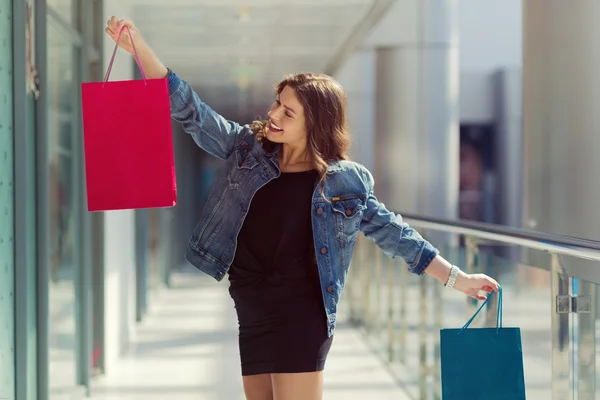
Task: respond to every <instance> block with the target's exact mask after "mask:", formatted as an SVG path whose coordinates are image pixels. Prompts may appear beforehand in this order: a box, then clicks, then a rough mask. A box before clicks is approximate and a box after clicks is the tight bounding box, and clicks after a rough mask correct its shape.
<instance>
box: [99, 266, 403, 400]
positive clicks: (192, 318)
mask: <svg viewBox="0 0 600 400" xmlns="http://www.w3.org/2000/svg"><path fill="white" fill-rule="evenodd" d="M174 281H175V284H174V286H175V287H174V288H173V289H170V290H165V291H164V292H162V293H161V294H160V298H159V299H157V300H156V301H155V305H154V306H153V307H152V311H151V312H150V315H149V316H148V317H147V318H146V319H145V320H144V322H143V323H142V324H140V326H139V327H138V330H137V334H136V340H135V344H134V345H133V346H132V349H131V352H130V354H128V355H127V356H125V357H123V359H122V360H120V361H119V363H118V365H117V366H116V367H115V368H113V370H112V372H109V374H108V375H107V376H105V377H102V378H99V379H98V380H97V381H96V382H94V385H93V392H92V399H94V400H142V399H144V400H154V399H157V400H158V399H161V400H163V399H178V400H192V399H194V400H208V399H211V400H212V399H218V400H242V399H244V396H243V390H242V384H241V376H240V366H239V353H238V346H237V319H236V316H235V310H234V308H233V303H232V301H231V299H230V298H229V294H228V292H227V285H228V284H227V283H220V284H219V283H216V282H213V281H211V280H209V279H208V278H204V277H202V276H200V275H199V274H190V275H180V276H177V277H176V279H174ZM324 398H325V399H327V400H336V399H337V400H353V399H378V400H387V399H390V400H391V399H394V400H404V399H408V397H406V395H405V393H404V392H403V391H402V390H401V389H400V388H399V387H398V386H397V385H396V384H395V382H394V381H393V379H392V378H391V376H390V375H389V374H388V373H387V371H386V370H385V368H384V367H383V366H382V365H381V363H380V362H379V361H378V360H377V359H376V358H375V357H374V356H373V355H372V353H371V352H370V351H369V349H368V348H367V346H366V345H365V343H364V341H363V340H362V338H361V336H360V334H359V333H358V332H356V331H355V330H353V329H352V328H350V327H349V326H347V325H346V324H344V323H343V321H342V322H341V323H340V325H339V328H338V329H337V331H336V336H335V340H334V343H333V348H332V350H331V352H330V355H329V358H328V361H327V366H326V369H325V396H324Z"/></svg>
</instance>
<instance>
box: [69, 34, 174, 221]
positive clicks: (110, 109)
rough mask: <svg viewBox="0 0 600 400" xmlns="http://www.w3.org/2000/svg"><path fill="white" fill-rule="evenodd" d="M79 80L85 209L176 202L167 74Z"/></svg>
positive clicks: (167, 204) (161, 204) (107, 75)
mask: <svg viewBox="0 0 600 400" xmlns="http://www.w3.org/2000/svg"><path fill="white" fill-rule="evenodd" d="M123 30H127V32H128V34H129V38H130V39H131V42H132V43H133V38H132V36H131V32H130V31H129V28H128V27H124V28H123V29H122V30H121V32H120V33H119V38H118V39H117V45H116V46H115V50H114V52H113V56H112V59H111V60H110V64H109V67H108V70H107V72H106V76H105V77H104V82H94V83H83V84H82V85H81V91H82V93H81V95H82V96H81V100H82V108H83V133H84V147H85V169H86V181H87V182H86V185H87V198H88V210H89V211H106V210H122V209H138V208H153V207H172V206H174V205H175V203H176V202H177V186H176V180H175V165H174V159H173V138H172V132H171V110H170V102H169V88H168V82H167V79H166V78H165V79H146V74H145V73H144V70H143V68H142V64H141V63H140V60H139V56H138V54H137V51H136V50H135V46H134V53H135V58H136V61H137V63H138V65H139V66H140V70H141V72H142V76H143V80H133V81H117V82H108V78H109V76H110V71H111V69H112V65H113V62H114V60H115V55H116V53H117V49H118V41H119V40H120V38H121V34H122V33H123Z"/></svg>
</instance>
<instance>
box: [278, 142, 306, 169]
mask: <svg viewBox="0 0 600 400" xmlns="http://www.w3.org/2000/svg"><path fill="white" fill-rule="evenodd" d="M307 162H308V163H310V156H309V154H308V149H307V147H306V146H294V145H291V144H287V143H284V144H283V146H282V147H281V152H280V153H279V163H280V164H281V165H294V164H300V163H307Z"/></svg>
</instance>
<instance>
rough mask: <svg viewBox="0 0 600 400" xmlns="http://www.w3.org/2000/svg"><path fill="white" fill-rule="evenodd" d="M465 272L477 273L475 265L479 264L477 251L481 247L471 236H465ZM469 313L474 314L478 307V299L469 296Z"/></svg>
mask: <svg viewBox="0 0 600 400" xmlns="http://www.w3.org/2000/svg"><path fill="white" fill-rule="evenodd" d="M465 252H466V254H465V258H466V260H465V262H466V265H465V272H466V273H467V274H474V273H475V266H476V264H477V253H478V252H479V248H478V246H477V240H476V239H474V238H472V237H470V236H465ZM466 300H467V314H468V315H472V314H473V313H474V312H475V310H476V308H477V301H476V300H475V299H472V298H470V297H467V299H466Z"/></svg>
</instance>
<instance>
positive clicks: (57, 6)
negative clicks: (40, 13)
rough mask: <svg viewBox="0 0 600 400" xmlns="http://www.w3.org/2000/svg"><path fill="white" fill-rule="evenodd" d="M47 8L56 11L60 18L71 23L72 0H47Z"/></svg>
mask: <svg viewBox="0 0 600 400" xmlns="http://www.w3.org/2000/svg"><path fill="white" fill-rule="evenodd" d="M46 4H48V8H49V9H52V10H54V11H55V12H57V13H58V14H59V15H60V17H61V19H63V20H64V21H68V22H69V23H70V24H72V23H73V19H74V18H73V15H74V13H73V0H47V1H46Z"/></svg>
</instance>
